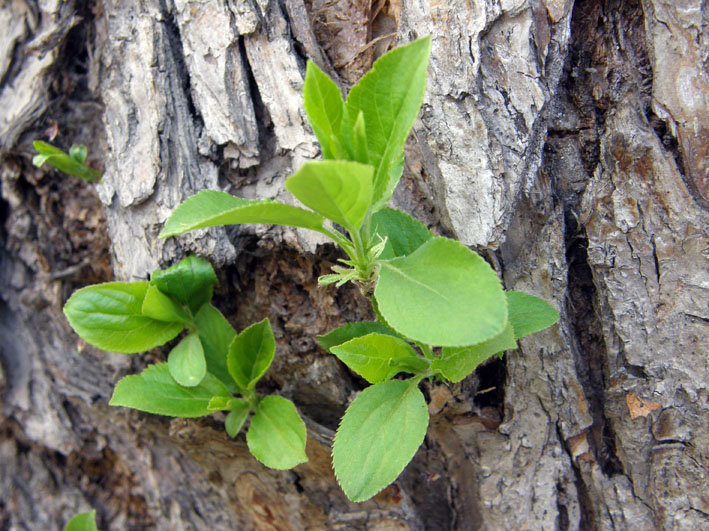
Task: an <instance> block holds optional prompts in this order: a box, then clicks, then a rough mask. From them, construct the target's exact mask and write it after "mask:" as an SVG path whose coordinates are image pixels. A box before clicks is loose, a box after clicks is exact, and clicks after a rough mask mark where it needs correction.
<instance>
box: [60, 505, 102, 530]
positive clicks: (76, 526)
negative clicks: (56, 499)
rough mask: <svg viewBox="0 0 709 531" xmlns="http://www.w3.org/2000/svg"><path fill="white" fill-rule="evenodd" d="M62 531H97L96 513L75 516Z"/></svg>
mask: <svg viewBox="0 0 709 531" xmlns="http://www.w3.org/2000/svg"><path fill="white" fill-rule="evenodd" d="M64 531H98V527H96V511H95V510H93V511H89V512H87V513H81V514H77V515H76V516H75V517H74V518H72V519H71V520H69V522H68V523H67V524H66V527H65V528H64Z"/></svg>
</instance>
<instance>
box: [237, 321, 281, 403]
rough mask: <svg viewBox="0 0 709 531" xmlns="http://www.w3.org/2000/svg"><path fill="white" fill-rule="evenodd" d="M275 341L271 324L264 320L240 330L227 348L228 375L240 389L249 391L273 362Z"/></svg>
mask: <svg viewBox="0 0 709 531" xmlns="http://www.w3.org/2000/svg"><path fill="white" fill-rule="evenodd" d="M275 352H276V340H275V338H274V337H273V330H271V323H269V322H268V319H264V320H263V321H260V322H258V323H255V324H252V325H251V326H250V327H248V328H246V329H244V330H242V332H241V333H240V334H239V335H238V336H236V338H235V339H234V341H233V342H232V344H231V346H230V347H229V355H228V356H227V367H228V369H229V374H231V377H232V378H234V381H235V382H236V383H237V385H239V387H241V388H242V389H248V390H251V389H253V388H254V387H255V386H256V382H258V381H259V380H260V379H261V377H262V376H263V375H264V374H266V371H267V370H268V368H269V367H270V366H271V363H272V362H273V355H274V354H275Z"/></svg>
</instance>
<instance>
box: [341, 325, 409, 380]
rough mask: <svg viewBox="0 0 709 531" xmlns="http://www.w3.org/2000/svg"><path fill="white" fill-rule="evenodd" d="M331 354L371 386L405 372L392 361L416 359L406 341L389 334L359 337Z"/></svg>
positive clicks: (343, 344)
mask: <svg viewBox="0 0 709 531" xmlns="http://www.w3.org/2000/svg"><path fill="white" fill-rule="evenodd" d="M331 352H332V353H333V354H334V355H335V356H337V357H338V358H339V359H340V361H342V363H344V364H345V365H347V366H348V367H349V368H350V369H352V370H353V371H354V372H356V373H357V374H359V375H360V376H361V377H362V378H364V379H365V380H367V381H368V382H369V383H379V382H383V381H385V380H388V379H390V378H391V377H393V376H395V375H396V374H398V373H399V372H401V368H400V367H399V366H392V364H391V361H392V360H394V359H396V358H407V357H416V351H414V349H412V348H411V347H410V346H409V344H408V343H406V341H404V340H403V339H399V338H398V337H393V336H390V335H385V334H367V335H366V336H362V337H357V338H355V339H351V340H350V341H347V342H346V343H342V344H341V345H338V346H336V347H332V349H331Z"/></svg>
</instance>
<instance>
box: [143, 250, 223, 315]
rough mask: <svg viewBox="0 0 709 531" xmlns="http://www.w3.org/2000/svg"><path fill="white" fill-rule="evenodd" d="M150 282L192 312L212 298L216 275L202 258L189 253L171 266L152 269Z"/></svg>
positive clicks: (195, 311)
mask: <svg viewBox="0 0 709 531" xmlns="http://www.w3.org/2000/svg"><path fill="white" fill-rule="evenodd" d="M150 283H151V284H153V285H155V286H157V287H158V289H159V290H160V291H162V292H163V293H165V294H166V295H169V296H171V297H173V298H174V299H175V300H177V301H179V302H181V303H182V304H186V305H187V306H189V308H190V310H191V311H192V313H193V314H195V313H197V311H198V310H199V309H200V308H201V307H202V305H203V304H206V303H208V302H209V301H210V300H212V286H213V285H214V284H216V283H217V275H216V274H215V273H214V269H212V265H211V264H210V263H209V262H207V261H206V260H205V259H204V258H199V257H197V256H195V255H190V256H188V257H187V258H185V259H183V260H181V261H180V262H178V263H177V264H175V265H174V266H172V267H168V268H167V269H164V270H158V271H153V274H152V275H150Z"/></svg>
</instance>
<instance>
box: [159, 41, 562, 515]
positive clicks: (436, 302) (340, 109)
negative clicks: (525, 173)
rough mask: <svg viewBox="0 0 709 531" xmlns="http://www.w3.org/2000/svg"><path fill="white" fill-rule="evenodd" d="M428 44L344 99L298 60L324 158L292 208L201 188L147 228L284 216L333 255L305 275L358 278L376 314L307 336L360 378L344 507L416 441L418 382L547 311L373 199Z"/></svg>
mask: <svg viewBox="0 0 709 531" xmlns="http://www.w3.org/2000/svg"><path fill="white" fill-rule="evenodd" d="M430 46H431V40H430V38H424V39H420V40H417V41H414V42H412V43H410V44H408V45H406V46H402V47H400V48H397V49H395V50H393V51H391V52H389V53H388V54H386V55H384V56H383V57H381V58H380V59H379V60H378V61H377V62H376V63H375V64H374V66H373V67H372V69H371V70H370V71H369V72H368V73H367V74H366V75H365V76H364V77H363V78H362V79H361V80H360V82H359V83H358V84H357V85H356V86H354V87H353V88H352V90H351V91H350V93H349V94H348V95H347V98H346V99H343V97H342V94H341V92H340V90H339V88H338V87H337V85H336V84H335V83H334V82H333V81H332V80H331V79H330V78H329V77H328V76H327V75H326V74H325V73H324V72H322V70H320V69H319V68H318V67H317V66H316V65H315V64H314V63H312V62H309V63H308V66H307V71H306V76H305V85H304V89H303V96H304V105H305V111H306V113H307V115H308V118H309V120H310V123H311V125H312V127H313V131H314V132H315V135H316V136H317V138H318V141H319V142H320V145H321V148H322V154H323V158H324V159H325V160H322V161H311V162H306V163H305V164H303V166H302V167H301V168H300V169H299V170H298V171H297V172H296V173H295V174H293V175H292V176H291V177H289V178H288V179H287V180H286V184H285V187H286V189H287V190H288V191H289V192H290V193H291V194H293V196H295V197H296V198H297V199H298V200H299V201H300V202H301V203H302V204H303V206H304V207H306V208H300V207H295V206H291V205H286V204H284V203H278V202H275V201H269V200H262V201H249V200H245V199H241V198H238V197H233V196H231V195H229V194H226V193H223V192H215V191H205V192H201V193H199V194H197V195H196V196H194V197H192V198H190V199H188V200H187V201H186V202H185V203H183V204H182V205H180V206H179V207H178V208H177V209H176V210H175V212H174V213H173V214H172V216H171V217H170V218H169V219H168V221H167V222H166V224H165V227H164V229H163V231H162V233H161V236H162V237H168V236H173V235H176V234H180V233H183V232H186V231H189V230H193V229H198V228H204V227H211V226H217V225H226V224H238V223H268V224H280V225H289V226H292V227H300V228H305V229H311V230H315V231H318V232H320V233H322V234H325V235H326V236H328V237H329V238H330V239H331V240H332V241H333V242H334V243H336V244H338V245H339V246H340V247H341V248H342V249H343V250H344V252H345V253H346V254H347V259H342V260H340V261H341V263H342V265H337V266H334V267H333V273H332V274H328V275H325V276H323V277H321V278H320V279H319V282H320V284H323V285H327V284H333V283H334V284H336V285H337V286H340V285H342V284H343V283H345V282H355V283H358V284H359V285H360V286H361V287H362V290H363V292H364V293H365V294H367V295H369V296H370V298H371V302H372V306H373V308H374V311H375V313H376V315H377V317H378V321H376V322H362V323H352V324H348V325H346V326H344V327H342V328H338V329H336V330H334V331H332V332H330V333H329V334H327V335H325V336H322V337H320V338H319V341H320V344H321V346H322V347H323V348H324V349H326V350H327V351H329V352H331V353H332V354H334V355H335V356H337V357H338V358H339V359H340V360H341V361H342V362H343V363H344V364H345V365H347V367H349V368H350V369H351V370H352V371H353V372H355V373H357V374H359V375H360V376H361V377H362V378H364V379H365V380H367V381H368V382H369V383H371V384H372V386H371V387H369V388H367V389H366V390H364V391H363V392H362V393H361V394H360V395H359V396H358V397H357V398H356V399H355V400H354V401H353V402H352V404H351V405H350V407H349V408H348V409H347V412H346V413H345V416H344V417H343V419H342V422H341V424H340V427H339V429H338V431H337V434H336V437H335V441H334V445H333V452H332V453H333V467H334V470H335V474H336V476H337V479H338V481H339V483H340V485H341V487H342V489H343V490H344V492H345V494H347V496H348V497H349V498H350V499H351V500H353V501H357V502H360V501H364V500H366V499H368V498H370V497H372V496H374V495H375V494H376V493H377V492H379V491H380V490H381V489H383V488H384V487H386V486H387V485H388V484H390V483H391V482H393V481H394V480H395V479H396V477H397V476H398V475H399V473H400V472H401V471H402V470H403V468H404V467H405V466H406V464H407V463H408V462H409V461H410V460H411V459H412V458H413V456H414V454H415V453H416V450H417V449H418V447H419V446H420V444H421V442H422V441H423V439H424V437H425V434H426V429H427V426H428V410H427V407H426V401H425V398H424V396H423V394H422V393H421V391H420V390H419V386H418V384H419V382H420V381H421V380H422V379H424V378H439V379H442V380H444V381H448V382H458V381H460V380H462V379H463V378H465V377H466V376H468V375H469V374H471V373H472V372H473V371H474V370H475V368H476V367H477V366H478V365H479V364H480V363H482V362H484V361H485V360H486V359H488V358H489V357H490V356H493V355H496V354H500V353H502V352H504V351H505V350H508V349H513V348H516V345H517V344H516V340H517V339H519V338H520V337H523V336H525V335H528V334H531V333H533V332H536V331H538V330H541V329H543V328H546V327H548V326H550V325H551V324H553V323H554V322H556V320H557V319H558V313H557V312H556V310H554V309H553V308H552V307H551V306H549V305H548V304H547V303H546V302H544V301H543V300H541V299H538V298H536V297H533V296H531V295H526V294H523V293H518V292H505V290H504V289H503V288H502V285H501V283H500V280H499V279H498V276H497V274H496V273H495V271H494V270H493V269H492V268H491V267H490V266H489V265H488V263H487V262H486V261H485V260H483V259H482V258H481V257H480V256H479V255H477V254H476V253H475V252H473V251H471V250H470V249H469V248H467V247H466V246H464V245H463V244H461V243H460V242H457V241H455V240H451V239H448V238H443V237H438V236H435V235H433V234H432V233H431V232H430V231H429V230H428V229H427V228H426V227H425V226H423V225H422V224H421V223H420V222H419V221H417V220H415V219H413V218H412V217H411V216H409V215H408V214H405V213H403V212H400V211H397V210H394V209H391V208H389V207H387V206H386V203H387V202H388V200H389V199H390V197H391V195H392V193H393V191H394V188H395V187H396V185H397V183H398V181H399V179H400V177H401V174H402V169H403V160H404V145H405V143H406V139H407V137H408V135H409V131H410V130H411V127H412V126H413V123H414V120H415V119H416V116H417V115H418V112H419V109H420V107H421V104H422V102H423V96H424V90H425V85H426V70H427V65H428V57H429V53H430ZM403 375H408V376H403Z"/></svg>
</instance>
